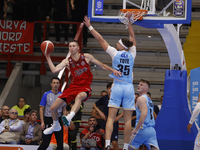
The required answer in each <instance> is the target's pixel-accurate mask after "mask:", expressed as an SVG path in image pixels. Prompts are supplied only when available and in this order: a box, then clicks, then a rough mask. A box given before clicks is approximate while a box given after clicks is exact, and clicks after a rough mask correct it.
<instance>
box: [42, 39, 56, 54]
mask: <svg viewBox="0 0 200 150" xmlns="http://www.w3.org/2000/svg"><path fill="white" fill-rule="evenodd" d="M40 49H41V51H42V52H43V53H44V54H50V53H51V52H53V49H54V45H53V43H52V42H51V41H49V40H46V41H43V42H42V44H41V45H40Z"/></svg>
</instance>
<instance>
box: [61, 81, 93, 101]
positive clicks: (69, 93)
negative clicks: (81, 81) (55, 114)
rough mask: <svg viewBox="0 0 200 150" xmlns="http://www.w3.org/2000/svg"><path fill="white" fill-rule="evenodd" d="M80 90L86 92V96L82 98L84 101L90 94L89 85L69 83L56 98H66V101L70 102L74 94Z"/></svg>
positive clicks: (73, 98)
mask: <svg viewBox="0 0 200 150" xmlns="http://www.w3.org/2000/svg"><path fill="white" fill-rule="evenodd" d="M81 92H86V93H87V97H86V98H85V99H84V100H83V101H84V102H85V101H86V100H87V99H88V98H89V97H90V96H91V93H92V89H91V88H90V87H89V86H87V87H83V86H77V85H70V86H69V88H68V89H66V90H65V91H64V92H63V93H62V95H60V96H59V97H58V98H61V99H66V103H67V104H69V103H70V102H72V101H73V100H75V98H76V96H77V95H78V94H79V93H81Z"/></svg>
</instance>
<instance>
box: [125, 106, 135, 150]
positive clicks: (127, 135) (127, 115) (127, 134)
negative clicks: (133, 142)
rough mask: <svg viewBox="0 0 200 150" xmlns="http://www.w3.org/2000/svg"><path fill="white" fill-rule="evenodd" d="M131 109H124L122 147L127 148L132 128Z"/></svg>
mask: <svg viewBox="0 0 200 150" xmlns="http://www.w3.org/2000/svg"><path fill="white" fill-rule="evenodd" d="M132 113H133V111H132V110H124V124H125V125H124V148H123V149H126V150H127V149H128V143H129V140H130V136H131V129H132V125H131V123H132V122H131V121H132V120H131V117H132Z"/></svg>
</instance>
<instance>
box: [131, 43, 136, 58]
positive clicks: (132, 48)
mask: <svg viewBox="0 0 200 150" xmlns="http://www.w3.org/2000/svg"><path fill="white" fill-rule="evenodd" d="M129 52H131V54H132V55H133V58H134V59H135V57H136V47H135V45H133V46H132V47H130V48H129Z"/></svg>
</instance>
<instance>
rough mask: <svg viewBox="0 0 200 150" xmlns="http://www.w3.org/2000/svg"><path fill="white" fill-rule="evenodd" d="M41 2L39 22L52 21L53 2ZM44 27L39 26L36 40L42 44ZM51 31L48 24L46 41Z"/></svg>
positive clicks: (50, 0) (47, 0)
mask: <svg viewBox="0 0 200 150" xmlns="http://www.w3.org/2000/svg"><path fill="white" fill-rule="evenodd" d="M39 2H40V3H39V6H40V7H39V16H38V21H49V20H51V10H52V6H53V3H52V0H41V1H39ZM42 26H43V24H42V23H38V24H37V30H36V32H37V33H36V39H37V42H38V43H41V41H42V37H43V35H42V33H43V30H42ZM49 29H50V27H49V24H47V27H46V39H48V35H49Z"/></svg>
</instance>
